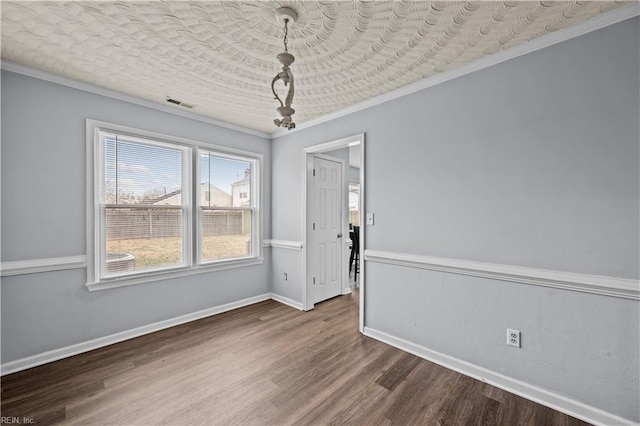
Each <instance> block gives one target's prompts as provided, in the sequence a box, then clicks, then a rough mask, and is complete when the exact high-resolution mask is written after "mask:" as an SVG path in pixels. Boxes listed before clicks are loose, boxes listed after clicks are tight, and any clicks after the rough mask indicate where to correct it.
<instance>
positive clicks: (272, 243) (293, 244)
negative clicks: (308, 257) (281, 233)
mask: <svg viewBox="0 0 640 426" xmlns="http://www.w3.org/2000/svg"><path fill="white" fill-rule="evenodd" d="M264 243H265V247H267V244H268V247H274V248H282V249H288V250H302V242H300V241H288V240H264Z"/></svg>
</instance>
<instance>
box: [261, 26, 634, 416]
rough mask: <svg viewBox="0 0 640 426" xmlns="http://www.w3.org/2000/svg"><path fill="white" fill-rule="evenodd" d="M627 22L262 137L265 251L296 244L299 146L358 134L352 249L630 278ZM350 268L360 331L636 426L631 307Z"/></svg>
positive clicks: (465, 280) (394, 270) (488, 283)
mask: <svg viewBox="0 0 640 426" xmlns="http://www.w3.org/2000/svg"><path fill="white" fill-rule="evenodd" d="M638 22H639V20H638V18H634V19H631V20H627V21H624V22H622V23H619V24H616V25H614V26H611V27H608V28H605V29H602V30H599V31H596V32H592V33H589V34H586V35H584V36H581V37H578V38H576V39H573V40H569V41H567V42H564V43H561V44H558V45H554V46H551V47H549V48H546V49H543V50H540V51H537V52H533V53H531V54H528V55H525V56H522V57H519V58H516V59H513V60H510V61H507V62H504V63H501V64H498V65H495V66H492V67H490V68H487V69H484V70H482V71H478V72H475V73H473V74H469V75H466V76H464V77H460V78H457V79H454V80H451V81H448V82H446V83H443V84H440V85H438V86H434V87H432V88H429V89H426V90H423V91H421V92H418V93H414V94H412V95H408V96H405V97H402V98H399V99H396V100H394V101H391V102H387V103H385V104H382V105H379V106H377V107H374V108H370V109H367V110H364V111H361V112H358V113H354V114H351V115H348V116H345V117H342V118H339V119H336V120H333V121H331V122H330V123H326V124H322V125H318V126H314V127H311V128H309V129H303V130H300V131H297V132H295V133H293V134H290V135H285V136H282V137H279V138H277V139H276V140H275V141H274V142H273V170H274V173H273V182H274V187H273V194H272V195H273V210H272V211H273V222H272V229H273V235H274V238H279V239H288V240H298V241H299V240H300V239H301V238H302V223H303V218H302V215H301V209H300V206H301V205H302V185H301V184H300V182H302V173H303V170H304V167H303V164H302V161H303V155H302V151H303V148H304V147H306V146H310V145H314V144H318V143H322V142H326V141H330V140H335V139H339V138H342V137H345V136H348V135H352V134H356V133H361V132H365V133H366V143H365V146H366V170H367V171H366V173H367V176H366V203H367V206H366V211H368V212H374V213H375V215H376V224H375V226H373V227H368V228H367V235H366V236H367V240H366V249H375V250H385V251H393V252H399V253H410V254H421V255H428V256H439V257H448V258H455V259H464V260H474V261H483V262H491V263H498V264H507V265H517V266H525V267H532V268H542V269H551V270H559V271H569V272H577V273H584V274H595V275H605V276H612V277H620V278H634V279H637V278H638V276H639V262H638V259H639V237H638V235H639V224H638V222H639V213H640V207H639V204H640V203H639V192H640V187H639V181H638V176H639V171H640V170H639V139H640V136H639V133H638V131H639V128H638V116H639V114H640V109H639V107H638V99H639V82H638V81H639V65H638V62H639V55H638V38H639V37H638V36H639V30H638V28H639V27H638ZM296 265H297V264H296ZM293 266H295V265H292V267H293ZM365 269H366V272H367V275H366V280H367V281H366V284H365V285H366V289H367V296H366V301H365V310H366V318H365V323H366V325H367V326H368V327H372V328H376V329H378V330H380V331H384V332H387V333H391V334H393V335H396V336H398V337H401V338H405V339H408V340H410V341H412V342H414V343H417V344H419V345H422V346H425V347H427V348H429V349H432V350H435V351H439V352H442V353H444V354H448V355H451V356H454V357H457V358H460V359H462V360H466V361H469V362H471V363H474V364H477V365H479V366H482V367H485V368H489V369H492V370H495V371H498V372H500V373H503V374H505V375H507V376H510V377H513V378H517V379H520V380H523V381H526V382H528V383H531V384H533V385H536V386H539V387H542V388H545V389H548V390H551V391H552V392H555V393H558V394H561V395H566V396H568V397H570V398H574V399H576V400H578V401H581V402H584V403H586V404H589V405H591V406H594V407H597V408H600V409H602V410H605V411H608V412H611V413H613V414H616V415H619V416H622V417H625V418H628V419H632V420H635V421H638V420H640V412H639V411H638V399H639V397H640V395H639V391H638V376H639V355H640V354H639V344H638V329H639V314H640V312H639V309H638V302H637V301H629V300H623V299H616V298H610V297H604V296H594V295H587V294H582V293H577V292H569V291H563V290H555V289H547V288H541V287H532V286H527V285H523V284H516V283H504V282H499V281H492V280H488V279H479V278H471V277H460V276H456V275H452V274H441V273H439V274H436V273H433V272H427V271H422V270H415V269H411V268H406V267H400V266H389V265H379V264H375V265H374V264H370V263H369V262H368V263H367V265H366V266H365ZM293 293H295V292H292V294H293ZM297 293H298V294H299V293H300V292H297ZM507 327H512V328H518V329H520V330H521V331H522V332H523V348H522V349H520V350H507V347H506V346H505V334H506V328H507ZM452 332H455V333H456V336H457V337H456V339H452V338H451V333H452ZM568 333H571V334H568ZM569 335H570V336H572V338H573V337H575V339H573V340H572V342H571V344H568V342H567V336H569ZM509 349H512V348H509Z"/></svg>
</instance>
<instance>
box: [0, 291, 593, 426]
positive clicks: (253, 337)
mask: <svg viewBox="0 0 640 426" xmlns="http://www.w3.org/2000/svg"><path fill="white" fill-rule="evenodd" d="M357 322H358V301H357V294H354V295H347V296H341V297H337V298H335V299H332V300H329V301H327V302H324V303H321V304H318V305H316V308H315V309H314V310H313V311H310V312H300V311H297V310H295V309H292V308H290V307H288V306H285V305H282V304H280V303H278V302H275V301H272V300H269V301H265V302H261V303H258V304H255V305H252V306H248V307H245V308H241V309H237V310H234V311H231V312H227V313H224V314H220V315H216V316H213V317H209V318H205V319H202V320H199V321H194V322H191V323H188V324H184V325H181V326H177V327H173V328H171V329H167V330H163V331H159V332H156V333H153V334H149V335H146V336H142V337H138V338H136V339H132V340H128V341H126V342H122V343H118V344H115V345H111V346H108V347H105V348H101V349H97V350H94V351H91V352H88V353H85V354H81V355H77V356H74V357H71V358H67V359H63V360H60V361H57V362H53V363H50V364H47V365H43V366H40V367H36V368H32V369H29V370H26V371H22V372H18V373H14V374H11V375H8V376H5V377H3V378H2V395H1V396H2V416H11V417H20V418H21V419H22V418H23V417H25V418H29V419H33V421H34V423H36V424H80V425H91V424H110V425H130V424H136V425H139V424H147V425H156V424H157V425H161V424H162V425H169V424H170V425H180V424H206V425H210V424H217V425H289V424H298V425H304V424H314V425H321V424H337V425H387V424H398V425H536V426H537V425H585V424H586V423H584V422H581V421H579V420H576V419H574V418H572V417H569V416H567V415H564V414H561V413H559V412H557V411H554V410H551V409H549V408H546V407H544V406H541V405H539V404H536V403H533V402H531V401H528V400H526V399H523V398H520V397H518V396H515V395H512V394H510V393H508V392H504V391H502V390H500V389H497V388H495V387H493V386H490V385H487V384H484V383H482V382H480V381H477V380H474V379H471V378H468V377H466V376H463V375H461V374H459V373H456V372H453V371H451V370H448V369H446V368H443V367H440V366H438V365H436V364H433V363H430V362H428V361H425V360H423V359H420V358H418V357H415V356H413V355H410V354H407V353H405V352H402V351H400V350H398V349H396V348H393V347H391V346H388V345H386V344H384V343H381V342H378V341H376V340H373V339H370V338H368V337H364V336H362V335H360V334H359V333H358V331H357Z"/></svg>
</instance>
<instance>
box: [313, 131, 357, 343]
mask: <svg viewBox="0 0 640 426" xmlns="http://www.w3.org/2000/svg"><path fill="white" fill-rule="evenodd" d="M353 145H360V221H361V223H360V273H359V274H360V304H359V305H360V312H359V321H358V323H359V325H358V329H359V331H360V332H361V333H363V332H364V315H365V305H364V300H365V299H364V294H365V288H366V280H365V276H366V275H365V274H366V268H365V260H364V248H365V247H366V246H365V241H366V239H365V238H366V236H365V234H366V227H365V226H364V225H363V223H362V221H363V217H365V206H366V204H365V176H366V174H365V134H364V133H358V134H355V135H351V136H347V137H344V138H341V139H335V140H332V141H328V142H324V143H320V144H317V145H311V146H308V147H306V148H304V152H303V155H304V156H303V159H302V160H303V163H302V164H304V173H303V176H304V180H303V186H302V191H303V197H302V212H303V215H302V217H303V226H302V251H303V262H302V276H303V277H304V279H305V285H304V292H303V295H302V305H303V309H304V310H305V311H308V310H311V309H313V303H311V289H310V286H311V283H310V282H309V279H308V277H307V261H308V260H307V254H308V251H307V227H308V226H309V223H310V222H311V221H310V220H308V217H307V215H308V214H309V207H308V206H307V203H308V202H309V200H308V195H309V194H311V190H310V188H309V185H310V184H311V179H309V175H310V173H312V170H313V154H320V153H322V152H326V151H331V150H334V149H340V148H347V147H349V146H353ZM345 181H346V176H345Z"/></svg>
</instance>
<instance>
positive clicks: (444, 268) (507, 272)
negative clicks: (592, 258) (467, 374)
mask: <svg viewBox="0 0 640 426" xmlns="http://www.w3.org/2000/svg"><path fill="white" fill-rule="evenodd" d="M364 258H365V260H366V261H368V262H376V263H386V264H389V265H397V266H403V267H409V268H419V269H429V270H432V271H440V272H448V273H453V274H460V275H469V276H473V277H480V278H489V279H494V280H500V281H509V282H514V283H521V284H531V285H537V286H542V287H551V288H557V289H562V290H571V291H579V292H583V293H591V294H599V295H602V296H611V297H619V298H623V299H632V300H640V281H639V280H632V279H627V278H615V277H605V276H600V275H587V274H578V273H573V272H561V271H550V270H546V269H537V268H526V267H522V266H511V265H499V264H494V263H484V262H474V261H469V260H459V259H445V258H440V257H430V256H420V255H415V254H406V253H393V252H387V251H378V250H365V252H364Z"/></svg>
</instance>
